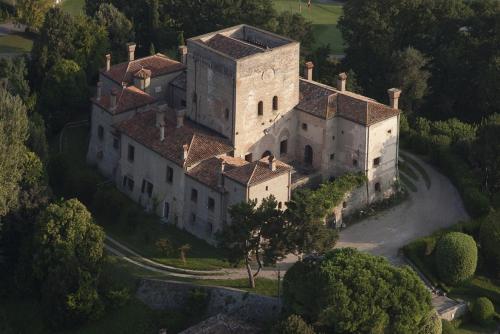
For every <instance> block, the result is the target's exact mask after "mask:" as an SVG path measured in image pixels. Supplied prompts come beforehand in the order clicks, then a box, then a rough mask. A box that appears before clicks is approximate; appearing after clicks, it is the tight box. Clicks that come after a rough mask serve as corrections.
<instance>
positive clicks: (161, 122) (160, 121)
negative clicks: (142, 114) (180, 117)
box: [155, 109, 165, 128]
mask: <svg viewBox="0 0 500 334" xmlns="http://www.w3.org/2000/svg"><path fill="white" fill-rule="evenodd" d="M155 126H156V127H157V128H161V127H162V126H165V113H164V112H163V110H160V109H157V110H156V122H155Z"/></svg>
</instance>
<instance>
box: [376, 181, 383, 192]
mask: <svg viewBox="0 0 500 334" xmlns="http://www.w3.org/2000/svg"><path fill="white" fill-rule="evenodd" d="M381 190H382V189H381V187H380V183H379V182H377V183H375V191H376V192H380V191H381Z"/></svg>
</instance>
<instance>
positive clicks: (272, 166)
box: [269, 155, 276, 172]
mask: <svg viewBox="0 0 500 334" xmlns="http://www.w3.org/2000/svg"><path fill="white" fill-rule="evenodd" d="M269 169H270V170H271V171H272V172H274V171H275V170H276V160H275V159H274V155H270V156H269Z"/></svg>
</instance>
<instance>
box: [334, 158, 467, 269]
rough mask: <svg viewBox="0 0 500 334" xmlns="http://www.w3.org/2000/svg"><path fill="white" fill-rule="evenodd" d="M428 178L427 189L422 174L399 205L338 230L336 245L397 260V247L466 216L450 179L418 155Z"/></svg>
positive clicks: (398, 260) (464, 218)
mask: <svg viewBox="0 0 500 334" xmlns="http://www.w3.org/2000/svg"><path fill="white" fill-rule="evenodd" d="M406 155H408V156H410V157H411V158H413V159H414V160H416V161H417V162H418V163H419V164H420V165H421V166H422V167H423V168H424V169H425V170H426V171H427V174H428V175H429V177H430V179H431V186H430V188H429V189H427V187H426V185H425V183H424V181H423V178H422V177H420V179H419V180H418V181H414V183H415V185H416V186H417V188H418V191H417V192H410V198H409V199H408V200H407V201H405V202H404V203H402V204H401V205H399V206H397V207H394V208H392V209H390V210H388V211H386V212H383V213H381V214H379V215H377V216H375V217H371V218H368V219H366V220H363V221H361V222H359V223H357V224H354V225H352V226H350V227H348V228H346V229H345V230H343V231H342V232H341V233H340V239H339V242H338V243H337V247H355V248H357V249H359V250H362V251H367V252H369V253H372V254H375V255H382V256H385V257H387V258H389V259H390V260H391V261H392V262H394V263H399V262H400V259H398V250H399V248H401V247H402V246H404V245H406V244H407V243H408V242H410V241H411V240H414V239H416V238H419V237H422V236H426V235H429V234H431V233H432V232H434V231H436V230H438V229H441V228H443V227H447V226H450V225H453V224H456V223H457V222H458V221H461V220H462V221H463V220H467V219H469V216H468V215H467V212H466V211H465V209H464V206H463V203H462V199H461V198H460V195H459V194H458V191H457V190H456V189H455V187H454V186H453V185H452V183H451V182H450V180H449V179H448V178H446V177H445V176H444V175H442V174H441V173H439V172H438V171H436V170H435V169H434V168H433V167H431V166H430V165H428V164H427V163H425V162H424V161H422V160H421V159H419V158H418V157H416V156H414V155H412V154H409V153H406Z"/></svg>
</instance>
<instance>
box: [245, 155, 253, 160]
mask: <svg viewBox="0 0 500 334" xmlns="http://www.w3.org/2000/svg"><path fill="white" fill-rule="evenodd" d="M245 161H248V162H252V153H248V154H247V155H245Z"/></svg>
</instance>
